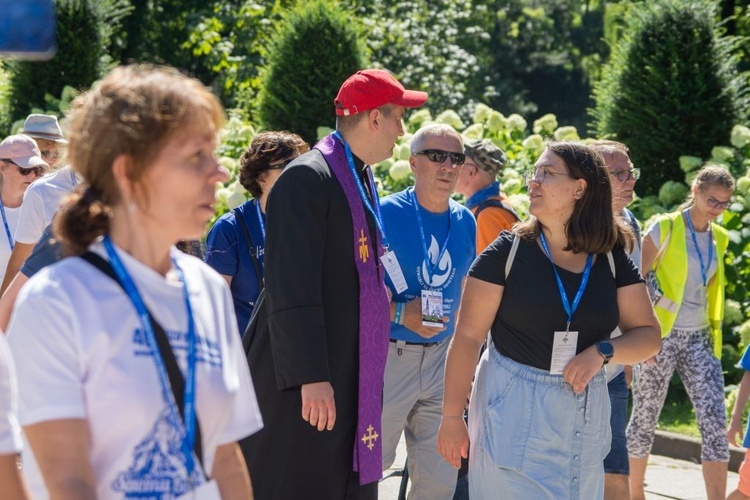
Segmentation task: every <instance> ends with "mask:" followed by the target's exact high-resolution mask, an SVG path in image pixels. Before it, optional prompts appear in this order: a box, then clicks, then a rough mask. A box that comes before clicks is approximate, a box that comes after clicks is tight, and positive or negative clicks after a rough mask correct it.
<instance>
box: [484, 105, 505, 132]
mask: <svg viewBox="0 0 750 500" xmlns="http://www.w3.org/2000/svg"><path fill="white" fill-rule="evenodd" d="M507 125H508V119H507V118H505V116H503V114H502V113H501V112H499V111H495V110H493V111H492V112H491V113H490V117H489V118H488V119H487V129H488V130H489V131H490V132H492V133H497V132H500V131H501V130H503V129H504V128H505V127H506V126H507Z"/></svg>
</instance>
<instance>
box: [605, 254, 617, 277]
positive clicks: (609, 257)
mask: <svg viewBox="0 0 750 500" xmlns="http://www.w3.org/2000/svg"><path fill="white" fill-rule="evenodd" d="M607 260H608V261H609V270H610V271H612V277H613V278H615V279H616V278H617V271H615V258H614V257H612V252H611V251H610V252H607Z"/></svg>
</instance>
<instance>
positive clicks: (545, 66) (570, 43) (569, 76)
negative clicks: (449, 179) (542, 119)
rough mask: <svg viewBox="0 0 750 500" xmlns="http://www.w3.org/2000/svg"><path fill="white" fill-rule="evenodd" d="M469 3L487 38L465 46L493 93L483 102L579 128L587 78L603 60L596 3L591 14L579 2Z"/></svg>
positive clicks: (586, 4)
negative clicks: (557, 119) (546, 116)
mask: <svg viewBox="0 0 750 500" xmlns="http://www.w3.org/2000/svg"><path fill="white" fill-rule="evenodd" d="M474 3H475V5H474V10H473V12H474V16H475V19H476V22H477V23H478V24H479V25H480V26H481V27H482V30H483V31H484V32H485V33H486V34H487V38H486V40H485V39H484V38H471V39H469V40H467V44H468V47H469V51H470V52H471V53H473V54H476V56H477V58H478V60H479V65H480V67H481V68H483V73H485V74H486V75H487V76H486V78H487V81H488V83H489V84H490V85H492V87H493V89H494V91H495V92H494V94H489V93H488V94H487V100H485V102H487V103H488V104H490V105H491V106H492V107H494V108H496V109H504V110H508V111H510V112H516V113H520V114H522V115H524V116H531V117H537V116H539V115H540V114H541V113H540V111H542V110H544V111H546V112H551V113H554V114H555V115H557V116H558V117H560V118H561V119H562V120H564V121H565V122H567V123H570V124H572V125H576V126H577V127H579V128H582V127H583V126H584V124H585V114H586V113H585V109H586V107H587V106H588V94H589V93H590V88H591V84H590V78H591V77H593V76H596V68H597V67H598V66H599V64H600V61H601V60H603V59H604V58H606V56H607V47H606V45H605V44H604V43H603V42H602V37H603V32H602V29H603V28H602V26H603V12H602V9H601V7H600V6H599V5H598V2H597V3H596V4H597V5H596V6H595V7H596V8H594V6H591V5H590V4H591V3H592V2H581V1H580V0H491V1H489V2H487V1H482V2H479V1H477V2H474ZM590 7H591V8H590Z"/></svg>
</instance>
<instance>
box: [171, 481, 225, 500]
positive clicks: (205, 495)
mask: <svg viewBox="0 0 750 500" xmlns="http://www.w3.org/2000/svg"><path fill="white" fill-rule="evenodd" d="M177 500H221V493H219V485H218V484H216V481H214V480H213V479H212V480H210V481H206V482H205V483H203V484H201V485H200V486H198V487H197V488H195V489H193V490H190V491H188V492H187V493H185V494H184V495H180V496H179V497H177Z"/></svg>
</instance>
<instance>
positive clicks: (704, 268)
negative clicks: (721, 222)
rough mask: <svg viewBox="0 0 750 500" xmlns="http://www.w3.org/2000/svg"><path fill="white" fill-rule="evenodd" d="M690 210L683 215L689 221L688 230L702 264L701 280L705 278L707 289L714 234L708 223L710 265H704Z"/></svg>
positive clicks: (704, 284) (704, 283)
mask: <svg viewBox="0 0 750 500" xmlns="http://www.w3.org/2000/svg"><path fill="white" fill-rule="evenodd" d="M689 210H690V209H688V210H685V211H684V212H683V213H684V214H685V219H686V220H687V224H688V228H689V229H690V236H692V237H693V244H694V245H695V251H696V252H698V262H700V265H701V278H703V287H704V288H705V287H706V286H707V285H708V271H709V269H710V268H711V261H712V260H713V258H714V238H713V234H712V233H711V223H710V222H709V223H708V236H709V238H708V263H707V264H704V263H703V254H702V253H701V248H700V247H699V246H698V238H697V237H696V236H695V228H694V227H693V221H691V220H690V213H688V212H689Z"/></svg>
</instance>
